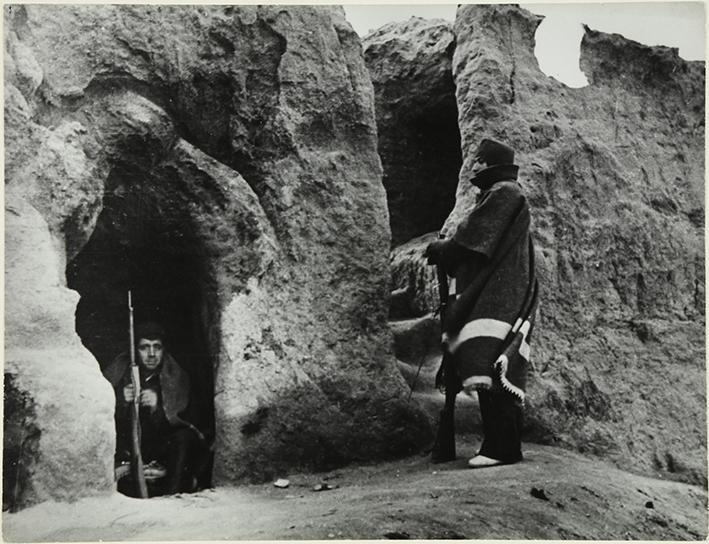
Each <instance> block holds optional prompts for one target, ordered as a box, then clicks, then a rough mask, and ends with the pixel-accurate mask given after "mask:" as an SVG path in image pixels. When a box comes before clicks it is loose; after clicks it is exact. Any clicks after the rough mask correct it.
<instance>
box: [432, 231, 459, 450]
mask: <svg viewBox="0 0 709 544" xmlns="http://www.w3.org/2000/svg"><path fill="white" fill-rule="evenodd" d="M439 238H443V236H442V235H440V236H439ZM438 261H439V262H437V263H436V275H437V276H438V296H439V298H440V301H441V303H440V306H439V315H440V319H441V332H443V329H444V323H445V318H446V310H447V308H448V297H449V296H450V294H449V292H448V274H447V272H446V269H445V267H444V266H443V264H442V263H441V262H440V259H438ZM436 386H437V387H439V388H443V389H445V395H446V400H445V403H444V405H443V410H441V413H440V416H439V419H438V430H437V431H436V441H435V442H434V444H433V449H432V450H431V461H432V462H434V463H445V462H448V461H453V460H455V458H456V454H455V398H456V396H457V395H458V392H459V391H460V390H461V384H460V379H459V378H458V374H457V372H456V369H455V365H454V364H453V360H452V356H451V355H450V354H449V353H448V350H447V349H446V348H445V347H444V349H443V358H442V360H441V366H440V368H439V369H438V372H437V373H436Z"/></svg>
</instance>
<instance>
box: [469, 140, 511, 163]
mask: <svg viewBox="0 0 709 544" xmlns="http://www.w3.org/2000/svg"><path fill="white" fill-rule="evenodd" d="M475 158H476V159H478V160H479V161H480V162H484V163H486V164H487V165H488V166H495V165H497V164H514V162H515V152H514V151H513V149H512V148H511V147H509V146H506V145H505V144H501V143H500V142H496V141H495V140H490V139H488V138H486V139H484V140H483V141H482V142H480V145H479V146H478V150H477V151H476V152H475Z"/></svg>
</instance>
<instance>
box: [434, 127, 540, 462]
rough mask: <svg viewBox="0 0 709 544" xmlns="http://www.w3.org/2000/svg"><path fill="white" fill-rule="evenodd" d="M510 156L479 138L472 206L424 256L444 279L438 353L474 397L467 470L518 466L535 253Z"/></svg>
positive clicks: (534, 297)
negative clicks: (476, 413) (478, 432)
mask: <svg viewBox="0 0 709 544" xmlns="http://www.w3.org/2000/svg"><path fill="white" fill-rule="evenodd" d="M518 169H519V168H518V166H516V165H515V164H514V151H513V150H512V149H511V148H510V147H508V146H507V145H505V144H502V143H500V142H496V141H494V140H490V139H484V140H483V141H482V142H481V143H480V145H479V147H478V149H477V151H476V156H475V163H474V165H473V168H472V171H473V177H472V178H471V180H470V181H471V183H472V184H473V185H475V186H476V187H478V188H479V189H480V194H479V195H478V200H477V203H476V205H475V206H474V207H473V208H472V209H471V210H470V212H469V213H468V215H467V216H466V217H465V219H464V220H463V221H462V222H461V223H460V225H459V226H458V228H457V229H456V231H455V233H454V234H453V237H452V238H449V239H446V240H440V241H436V242H433V243H432V244H430V245H429V246H428V247H427V248H426V252H425V254H424V256H425V257H427V258H428V262H429V263H430V264H438V265H441V266H442V267H443V268H444V269H445V271H446V274H447V275H448V276H449V277H450V278H451V280H450V282H449V283H450V297H449V305H448V310H447V312H446V315H445V317H444V319H443V348H444V350H445V351H446V358H447V360H448V362H449V363H450V364H448V365H446V367H445V368H444V369H443V371H444V372H455V373H456V374H457V380H456V379H453V380H451V379H450V376H449V377H448V379H447V380H445V383H449V384H450V383H456V381H458V383H462V387H463V390H464V391H466V392H467V393H468V394H471V393H472V391H474V390H475V391H477V393H478V398H479V401H480V413H481V416H482V423H483V435H484V436H483V443H482V446H481V448H480V451H479V452H478V454H477V455H476V456H474V457H473V458H472V459H470V460H469V461H468V465H469V466H470V467H472V468H482V467H489V466H495V465H502V464H510V463H516V462H518V461H521V460H522V450H521V438H520V434H521V429H522V405H523V402H524V397H525V385H526V374H527V367H528V365H529V343H528V342H529V336H530V334H531V330H532V327H533V324H534V317H535V313H536V308H537V282H536V279H535V273H534V249H533V245H532V239H531V236H530V232H529V231H530V213H529V206H528V204H527V199H526V198H525V196H524V194H523V193H522V190H521V187H520V186H519V184H518V183H517V181H516V180H517V173H518Z"/></svg>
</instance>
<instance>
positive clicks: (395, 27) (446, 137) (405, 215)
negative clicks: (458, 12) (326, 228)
mask: <svg viewBox="0 0 709 544" xmlns="http://www.w3.org/2000/svg"><path fill="white" fill-rule="evenodd" d="M363 45H364V58H365V61H366V63H367V68H368V69H369V72H370V74H371V76H372V83H373V84H374V93H375V105H376V114H377V127H378V129H379V155H380V156H381V158H382V165H383V167H384V187H385V189H386V192H387V199H388V203H389V222H390V224H391V234H392V244H393V245H399V244H401V243H403V242H406V241H407V240H410V239H411V238H414V237H416V236H420V235H422V234H425V233H428V232H431V231H434V230H438V229H440V228H441V226H442V225H443V222H444V221H445V218H446V217H447V216H448V213H449V211H450V209H451V207H452V206H453V204H454V203H455V188H456V186H457V183H458V172H459V170H460V165H461V155H460V135H459V133H458V123H457V119H458V110H457V107H456V102H455V85H454V83H453V75H452V71H451V60H452V57H453V50H454V48H455V36H454V35H453V32H452V29H451V28H450V25H449V24H448V23H446V22H445V21H442V20H432V21H428V20H425V19H421V18H418V17H412V18H411V19H409V20H408V21H406V22H405V23H400V24H399V23H391V24H388V25H385V26H383V27H382V28H380V29H379V30H376V31H374V32H372V33H370V34H368V35H367V36H366V37H365V38H364V39H363Z"/></svg>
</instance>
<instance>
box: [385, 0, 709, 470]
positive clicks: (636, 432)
mask: <svg viewBox="0 0 709 544" xmlns="http://www.w3.org/2000/svg"><path fill="white" fill-rule="evenodd" d="M540 22H541V18H540V17H538V16H535V15H533V14H531V13H529V12H527V11H526V10H523V9H520V8H518V7H515V6H508V5H489V6H474V5H466V6H461V7H460V8H459V9H458V13H457V18H456V22H455V25H454V34H455V43H456V48H455V53H454V56H453V63H452V69H453V75H454V78H455V85H456V97H457V105H458V111H459V125H460V134H461V138H462V152H463V157H464V158H465V159H466V160H464V162H463V167H462V169H461V172H460V183H459V186H458V189H457V195H456V204H455V207H454V208H453V210H452V212H451V213H450V216H449V217H448V219H447V221H446V224H445V226H444V231H445V232H450V231H451V230H452V229H453V228H454V227H455V225H456V224H457V222H458V221H459V220H460V218H461V217H462V215H463V213H464V212H465V210H466V209H467V208H468V207H469V206H470V205H471V204H472V202H473V201H474V197H475V189H474V188H473V187H472V186H471V185H470V184H469V183H468V182H467V179H468V178H469V177H470V166H471V164H470V163H469V160H470V158H471V157H472V155H473V152H474V150H475V148H476V147H477V144H478V142H479V140H480V139H481V138H483V137H485V136H490V137H493V138H497V139H500V140H502V141H506V142H509V143H510V144H511V145H512V146H513V147H514V148H515V150H516V151H517V154H516V162H517V163H518V164H519V165H520V167H521V176H520V177H521V184H522V186H523V188H524V190H525V192H526V193H527V195H528V197H529V201H530V204H531V206H532V213H533V228H534V233H535V240H536V245H537V255H536V257H537V263H538V268H539V275H540V282H541V285H542V304H541V309H540V316H539V319H538V323H539V326H538V328H537V331H536V333H535V334H536V338H535V339H534V341H533V344H532V350H533V351H532V356H533V360H534V364H535V367H536V370H535V372H533V376H532V380H531V383H530V386H529V388H528V395H529V397H528V407H527V412H526V413H527V438H528V439H530V440H536V441H540V442H546V443H555V444H561V445H565V446H567V447H571V448H575V449H577V450H580V451H585V452H589V453H593V454H598V455H601V456H603V457H606V458H609V459H612V460H614V461H615V462H616V463H618V464H619V465H620V466H622V467H625V468H629V469H632V470H639V471H653V472H655V473H656V474H661V475H664V476H667V477H674V478H680V479H683V480H686V481H690V482H695V483H696V482H705V481H706V466H705V465H706V463H705V461H706V415H705V407H706V403H705V398H706V391H705V371H704V360H705V346H704V329H705V316H704V296H705V294H704V232H703V229H704V222H703V217H704V205H703V203H704V81H705V74H704V67H703V64H702V63H699V62H686V61H684V60H682V59H681V58H679V56H678V55H677V51H676V50H672V49H668V48H662V47H655V48H650V47H645V46H642V45H640V44H637V43H634V42H631V41H629V40H626V39H624V38H622V37H621V36H617V35H607V34H602V33H599V32H595V31H593V30H590V29H587V30H586V35H585V37H584V39H583V42H582V54H581V66H582V68H583V70H584V71H585V73H586V75H587V77H588V80H589V81H590V85H589V86H587V87H585V88H581V89H570V88H567V87H565V86H564V85H563V84H561V83H559V82H557V81H555V80H554V79H552V78H549V77H547V76H546V75H544V74H543V73H542V72H541V71H540V70H539V67H538V64H537V61H536V58H535V56H534V33H535V30H536V28H537V26H538V24H539V23H540ZM402 28H404V29H405V28H406V25H404V26H403V27H402ZM389 32H390V33H394V32H395V31H394V30H392V29H390V30H389ZM402 32H403V30H402ZM433 36H435V33H434V34H433ZM433 36H432V38H431V39H434V37H433ZM419 41H420V42H425V41H426V39H425V38H419ZM408 47H409V46H408V45H407V46H402V50H403V51H407V50H408ZM389 55H390V57H391V58H397V53H396V52H395V51H390V53H389ZM400 57H401V60H400V61H399V62H400V64H402V66H400V67H399V68H398V70H399V71H400V72H401V73H406V70H407V66H406V64H407V62H408V60H407V59H406V57H404V56H403V54H402V55H400ZM445 65H446V64H445V63H442V66H445ZM408 69H410V70H416V68H415V67H408ZM405 86H406V85H405V83H402V87H405ZM411 89H412V90H411V92H412V93H416V92H418V89H416V88H414V87H411ZM378 100H380V101H381V100H384V96H381V97H378ZM380 129H386V126H384V127H383V126H382V125H380ZM386 130H388V129H386ZM387 137H392V136H386V135H383V136H381V138H382V139H385V140H386V138H387ZM385 166H386V163H385ZM385 175H386V173H385ZM394 213H395V212H394ZM423 247H425V238H421V239H419V240H414V241H411V242H410V243H409V244H407V245H405V246H401V247H400V248H397V249H396V250H395V251H394V253H393V256H392V263H393V265H394V266H393V275H394V280H395V281H394V286H393V287H394V289H395V293H397V294H398V295H399V296H400V297H401V296H402V294H406V296H404V297H403V299H402V301H399V302H400V303H399V305H398V306H397V307H398V308H404V311H403V313H402V312H400V313H399V315H396V317H408V318H414V317H416V316H421V315H424V314H425V313H426V312H430V311H432V310H433V309H434V308H435V291H433V290H432V289H431V286H430V285H429V283H428V282H429V280H427V279H426V278H430V277H431V276H430V271H425V270H422V268H424V267H425V265H424V264H423V263H422V261H421V260H420V258H417V257H415V255H417V254H420V252H421V251H422V250H423ZM417 259H418V260H417ZM421 286H425V287H423V288H422V287H421ZM426 289H428V291H426ZM432 301H433V302H432ZM407 311H408V314H407V313H406V312H407Z"/></svg>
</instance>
